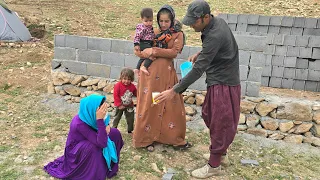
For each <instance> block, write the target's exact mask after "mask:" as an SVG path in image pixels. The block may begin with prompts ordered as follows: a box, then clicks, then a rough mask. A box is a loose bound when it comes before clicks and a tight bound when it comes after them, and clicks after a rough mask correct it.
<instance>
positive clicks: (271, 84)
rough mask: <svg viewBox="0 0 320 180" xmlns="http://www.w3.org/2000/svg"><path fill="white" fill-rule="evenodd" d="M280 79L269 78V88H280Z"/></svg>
mask: <svg viewBox="0 0 320 180" xmlns="http://www.w3.org/2000/svg"><path fill="white" fill-rule="evenodd" d="M281 84H282V78H281V77H271V78H270V82H269V87H275V88H281Z"/></svg>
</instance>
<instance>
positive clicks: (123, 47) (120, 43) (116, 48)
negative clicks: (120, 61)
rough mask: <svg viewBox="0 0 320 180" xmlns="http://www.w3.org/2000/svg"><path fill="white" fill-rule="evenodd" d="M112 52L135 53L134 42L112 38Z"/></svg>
mask: <svg viewBox="0 0 320 180" xmlns="http://www.w3.org/2000/svg"><path fill="white" fill-rule="evenodd" d="M111 52H115V53H123V54H134V53H133V42H132V41H125V40H118V39H112V40H111Z"/></svg>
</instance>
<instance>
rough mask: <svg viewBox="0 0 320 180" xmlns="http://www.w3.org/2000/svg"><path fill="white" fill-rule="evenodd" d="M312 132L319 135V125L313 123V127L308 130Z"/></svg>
mask: <svg viewBox="0 0 320 180" xmlns="http://www.w3.org/2000/svg"><path fill="white" fill-rule="evenodd" d="M310 131H311V132H312V134H313V135H314V136H316V137H320V125H318V124H315V125H313V127H312V128H311V130H310Z"/></svg>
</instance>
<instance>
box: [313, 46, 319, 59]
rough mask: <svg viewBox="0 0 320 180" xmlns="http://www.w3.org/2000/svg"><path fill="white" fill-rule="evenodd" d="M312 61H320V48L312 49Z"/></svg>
mask: <svg viewBox="0 0 320 180" xmlns="http://www.w3.org/2000/svg"><path fill="white" fill-rule="evenodd" d="M312 59H320V48H312Z"/></svg>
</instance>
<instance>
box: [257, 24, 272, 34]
mask: <svg viewBox="0 0 320 180" xmlns="http://www.w3.org/2000/svg"><path fill="white" fill-rule="evenodd" d="M268 29H269V26H267V25H259V26H258V29H257V32H260V33H264V34H267V33H268Z"/></svg>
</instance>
